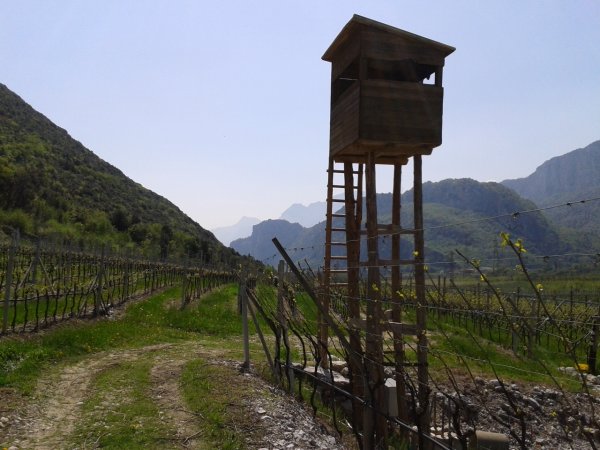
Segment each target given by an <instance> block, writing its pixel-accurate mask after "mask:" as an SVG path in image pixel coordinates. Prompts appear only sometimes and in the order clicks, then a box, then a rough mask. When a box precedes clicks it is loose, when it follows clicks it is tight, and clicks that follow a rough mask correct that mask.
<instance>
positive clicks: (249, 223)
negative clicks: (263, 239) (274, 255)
mask: <svg viewBox="0 0 600 450" xmlns="http://www.w3.org/2000/svg"><path fill="white" fill-rule="evenodd" d="M260 222H261V220H260V219H258V218H257V217H246V216H244V217H242V218H241V219H240V220H239V221H238V222H237V223H235V224H233V225H230V226H227V227H218V228H213V229H212V230H211V231H212V232H213V234H214V235H215V236H216V238H217V239H218V240H219V241H221V243H222V244H223V245H227V246H229V244H230V243H231V241H234V240H236V239H240V238H243V237H247V236H250V235H251V234H252V227H253V226H254V225H256V224H257V223H260Z"/></svg>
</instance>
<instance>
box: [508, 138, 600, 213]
mask: <svg viewBox="0 0 600 450" xmlns="http://www.w3.org/2000/svg"><path fill="white" fill-rule="evenodd" d="M502 184H503V185H505V186H507V187H509V188H511V189H513V190H514V191H515V192H518V193H519V195H521V196H522V197H524V198H527V199H530V200H532V201H534V202H535V203H536V204H538V205H539V206H546V205H548V204H549V203H550V202H552V201H560V200H562V199H567V198H571V200H575V198H573V196H578V195H581V194H583V193H593V192H596V191H597V190H598V189H600V141H596V142H593V143H591V144H590V145H588V146H587V147H584V148H580V149H577V150H573V151H572V152H569V153H567V154H565V155H562V156H556V157H554V158H552V159H549V160H548V161H546V162H544V163H543V164H542V165H540V166H539V167H538V168H537V169H536V170H535V172H533V173H532V174H531V175H529V176H527V177H525V178H517V179H512V180H504V181H502Z"/></svg>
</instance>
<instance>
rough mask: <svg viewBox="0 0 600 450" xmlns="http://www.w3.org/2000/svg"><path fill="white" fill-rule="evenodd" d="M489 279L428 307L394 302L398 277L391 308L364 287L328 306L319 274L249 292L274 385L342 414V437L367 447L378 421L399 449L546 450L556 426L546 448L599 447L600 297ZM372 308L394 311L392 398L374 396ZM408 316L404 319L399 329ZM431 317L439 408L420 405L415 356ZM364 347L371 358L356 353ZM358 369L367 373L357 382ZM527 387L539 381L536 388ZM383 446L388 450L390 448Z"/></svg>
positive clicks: (450, 288) (387, 360)
mask: <svg viewBox="0 0 600 450" xmlns="http://www.w3.org/2000/svg"><path fill="white" fill-rule="evenodd" d="M473 270H474V271H475V272H477V268H476V267H475V268H474V269H473ZM525 270H526V268H525ZM482 276H483V277H485V275H483V274H482ZM483 279H485V281H486V282H484V283H482V284H481V285H477V286H469V287H462V286H457V285H456V284H454V282H453V281H451V280H450V279H447V278H444V277H441V276H440V277H437V279H435V278H433V277H429V279H428V281H427V284H426V286H425V291H426V299H427V301H426V305H419V304H418V303H417V302H416V296H415V286H414V285H411V284H410V281H407V283H406V284H404V285H403V287H402V289H401V292H391V290H390V286H389V283H388V278H387V277H386V276H384V277H383V282H382V286H381V294H382V295H381V299H372V298H369V297H368V295H367V293H368V291H369V290H368V286H367V285H366V280H364V279H363V280H362V281H361V286H362V287H361V289H360V294H359V296H358V298H350V297H349V296H348V295H347V293H346V291H345V290H343V289H339V290H333V289H332V290H330V291H329V293H328V295H327V298H326V299H325V298H324V297H323V289H322V287H321V286H320V284H319V275H318V274H316V273H314V272H313V271H312V270H311V269H310V267H305V268H303V270H302V272H301V274H300V275H297V274H291V273H288V272H284V273H282V272H281V269H280V271H279V272H278V273H272V272H269V273H268V274H267V277H266V278H264V279H261V280H259V281H258V283H256V284H255V286H254V287H252V288H248V289H245V291H247V295H248V298H249V303H250V304H251V305H253V306H252V307H253V308H254V309H255V310H256V314H257V315H260V316H261V317H263V319H264V322H265V323H266V324H267V327H268V330H269V331H270V332H271V333H272V335H273V339H274V342H275V346H274V348H273V349H272V350H269V349H268V348H267V347H268V346H267V344H266V343H263V345H264V350H265V352H266V353H269V358H268V359H269V360H270V361H271V365H272V370H273V376H274V377H275V378H276V379H277V380H278V381H279V382H280V383H281V384H282V385H283V386H284V387H286V388H287V389H289V390H290V392H295V393H296V394H297V395H298V396H299V397H300V398H305V399H307V400H308V401H310V404H311V405H312V407H313V408H314V410H315V412H316V413H317V411H318V410H319V408H320V407H321V405H327V406H329V407H330V408H332V418H333V421H334V423H335V424H336V425H335V426H336V428H337V429H338V431H339V432H340V433H341V432H343V431H346V432H350V433H354V435H355V437H356V440H357V442H358V445H359V446H361V447H362V448H364V442H365V436H364V430H365V428H364V426H363V423H364V417H365V416H366V415H367V414H368V413H367V411H370V412H372V413H373V414H374V415H376V416H378V417H380V418H382V420H383V421H384V422H385V424H386V425H385V426H386V430H387V431H386V432H387V433H389V441H388V444H390V442H391V443H392V444H393V443H394V442H395V443H396V444H397V443H399V442H400V443H402V444H400V445H408V446H410V447H412V448H415V447H417V446H419V447H420V448H465V449H466V448H468V445H474V444H473V443H475V445H477V442H479V445H484V444H485V443H486V442H487V444H485V445H488V444H489V445H492V441H494V442H496V441H497V442H496V444H498V443H500V444H498V445H500V446H499V447H494V448H509V446H510V448H513V447H516V448H521V449H528V448H533V447H534V446H535V445H538V446H540V445H541V444H539V442H541V441H539V440H538V441H536V439H538V438H537V437H538V434H539V433H540V430H541V429H542V428H544V427H546V428H547V430H551V431H548V435H550V438H549V440H546V447H544V446H543V445H542V446H541V448H594V449H595V448H597V442H598V441H597V435H599V434H600V426H599V422H598V411H597V408H598V406H597V405H598V401H597V396H598V391H599V390H600V389H599V388H598V387H597V386H599V385H600V377H598V376H594V375H593V374H595V373H597V372H596V370H597V363H596V349H597V347H598V334H599V333H598V331H599V326H600V296H599V295H598V292H596V291H588V292H583V291H581V290H580V291H578V292H575V291H574V290H570V291H568V292H566V293H563V294H559V293H553V294H547V293H545V292H544V291H543V289H542V287H541V286H535V285H529V284H527V283H525V288H517V289H514V290H507V291H502V290H500V289H497V288H495V287H494V286H493V284H492V282H490V280H489V279H487V278H483ZM408 280H411V279H410V278H408ZM351 301H357V302H358V303H359V304H360V305H361V306H360V307H361V317H364V319H361V321H362V322H363V323H357V321H356V320H354V321H353V320H352V319H351V318H349V315H348V304H349V303H350V302H351ZM372 301H381V302H382V306H383V309H384V310H385V318H384V320H385V321H386V323H392V325H389V324H388V326H384V327H383V330H384V331H383V336H382V343H383V345H382V346H383V348H382V351H383V354H384V358H383V363H382V364H381V367H380V370H382V371H383V372H384V373H385V389H384V392H385V398H384V399H377V398H375V397H374V393H373V392H368V390H369V383H367V382H366V379H367V378H368V377H369V376H370V374H369V370H372V367H373V363H375V364H379V363H377V362H376V361H375V360H374V358H372V357H371V355H370V353H369V351H368V349H367V347H366V338H367V336H368V335H369V329H368V328H367V327H365V323H364V322H366V319H367V317H366V313H367V307H366V306H367V304H368V303H369V302H372ZM325 302H326V303H327V304H328V305H329V307H330V309H329V311H328V312H327V313H325V312H324V308H323V304H324V303H325ZM398 306H399V307H400V310H401V318H400V320H398V322H394V319H396V320H397V319H398V318H397V317H396V318H394V317H393V310H394V307H398ZM419 307H424V308H425V309H426V311H427V316H428V328H427V331H426V332H427V336H428V342H429V344H428V346H427V348H426V350H427V352H428V357H429V358H428V359H429V360H428V365H429V367H430V371H429V381H428V383H427V386H426V387H427V389H428V392H429V395H428V402H427V404H423V402H422V401H420V399H419V396H418V391H419V388H421V387H422V386H420V383H419V381H418V376H417V369H418V361H417V359H416V356H415V354H416V352H417V350H418V346H419V345H421V344H419V342H420V341H419V340H417V339H416V338H415V337H414V336H413V335H411V323H414V320H415V316H416V310H417V308H419ZM400 321H401V322H402V323H401V324H400V323H399V322H400ZM358 322H360V321H358ZM394 323H398V325H393V324H394ZM324 324H325V325H326V326H327V327H328V328H329V329H330V330H333V331H332V333H331V336H330V337H329V338H328V340H327V342H323V341H322V340H320V336H321V334H320V332H319V330H320V328H321V327H323V326H324ZM257 326H258V325H257ZM401 328H402V329H401ZM353 338H354V339H358V340H359V342H360V345H359V346H358V348H360V349H361V351H360V352H357V351H356V350H355V349H356V348H357V347H356V346H349V345H347V343H348V341H349V340H350V339H353ZM264 342H266V341H264ZM323 348H325V349H326V352H325V353H323V351H322V350H323ZM399 355H400V356H401V357H400V358H399ZM353 361H354V362H358V366H360V368H359V369H358V370H356V368H355V369H354V373H353V370H352V367H353ZM355 367H356V366H355ZM567 369H568V370H567ZM515 380H521V381H522V380H531V381H530V382H529V385H527V386H528V387H527V388H526V389H525V388H524V386H523V383H521V382H519V383H518V384H517V383H515ZM401 381H402V382H401ZM531 383H535V386H533V387H531ZM353 385H354V386H356V385H360V386H363V395H356V392H357V390H356V388H353V387H352V386H353ZM400 390H402V392H399V391H400ZM358 391H360V389H359V390H358ZM379 400H381V401H379ZM423 414H427V415H428V416H429V423H430V424H431V427H430V428H429V429H427V430H424V429H419V428H418V426H417V425H418V424H419V422H420V421H419V416H421V415H423ZM540 417H542V418H543V420H544V422H542V423H540V421H539V420H540ZM486 439H487V441H486ZM366 442H369V441H368V440H367V441H366ZM536 442H538V444H536ZM371 444H373V445H372V446H371V447H372V448H379V447H378V445H379V444H380V443H377V442H375V443H371ZM480 448H485V447H480Z"/></svg>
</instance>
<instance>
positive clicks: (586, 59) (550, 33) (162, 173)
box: [0, 0, 600, 228]
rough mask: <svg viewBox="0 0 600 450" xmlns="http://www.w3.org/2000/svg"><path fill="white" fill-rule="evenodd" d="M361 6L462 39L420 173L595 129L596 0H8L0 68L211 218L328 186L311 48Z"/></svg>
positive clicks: (325, 68) (0, 19) (100, 147)
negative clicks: (437, 139) (440, 124)
mask: <svg viewBox="0 0 600 450" xmlns="http://www.w3.org/2000/svg"><path fill="white" fill-rule="evenodd" d="M355 13H356V14H360V15H363V16H366V17H369V18H371V19H375V20H378V21H381V22H384V23H387V24H390V25H393V26H396V27H398V28H402V29H404V30H407V31H410V32H413V33H416V34H420V35H423V36H426V37H429V38H431V39H435V40H438V41H440V42H443V43H445V44H449V45H452V46H454V47H456V48H457V50H456V52H454V53H453V54H452V55H450V56H449V57H448V58H447V60H446V67H445V71H444V86H445V104H444V143H443V145H442V146H441V147H439V148H438V149H436V150H435V151H434V153H433V154H432V155H431V156H428V157H426V158H425V159H424V178H425V179H426V180H432V181H437V180H441V179H444V178H461V177H470V178H474V179H477V180H480V181H490V180H493V181H500V180H503V179H505V178H516V177H522V176H525V175H528V174H529V173H531V172H532V171H533V170H535V168H536V167H537V166H538V165H539V164H541V163H542V162H543V161H544V160H546V159H549V158H551V157H553V156H557V155H560V154H563V153H566V152H567V151H570V150H574V149H576V148H579V147H583V146H586V145H587V144H589V143H591V142H592V141H595V140H598V139H600V1H597V0H588V1H584V0H570V1H566V0H564V1H550V0H548V1H523V0H520V1H507V0H502V1H491V0H490V1H428V2H421V1H419V2H417V1H404V0H395V1H375V0H370V1H327V0H321V1H309V0H304V1H301V2H291V1H285V0H277V1H248V0H246V1H211V2H205V1H177V0H168V1H167V0H165V1H148V0H146V1H126V0H115V1H112V0H111V1H109V0H102V1H80V0H72V1H70V0H60V1H58V0H57V1H51V0H39V1H30V0H19V1H8V0H4V1H1V2H0V82H1V83H4V84H6V85H7V86H8V87H9V88H10V89H12V90H13V91H15V92H16V93H17V94H19V95H20V96H21V97H22V98H23V99H24V100H25V101H27V102H28V103H29V104H31V105H32V106H33V107H34V108H36V109H37V110H38V111H40V112H42V113H43V114H45V115H46V116H48V117H49V118H50V119H51V120H53V121H54V122H55V123H57V124H58V125H59V126H61V127H63V128H65V129H66V130H68V131H69V133H70V134H71V136H73V137H74V138H75V139H77V140H79V141H81V142H82V143H83V144H84V145H85V146H86V147H88V148H89V149H90V150H92V151H94V152H95V153H96V154H97V155H99V156H100V157H101V158H103V159H105V160H106V161H108V162H110V163H111V164H114V165H115V166H117V167H118V168H120V169H121V170H122V171H123V172H124V173H125V174H126V175H128V176H129V177H130V178H132V179H133V180H135V181H137V182H139V183H141V184H142V185H144V186H146V187H147V188H149V189H152V190H153V191H155V192H157V193H159V194H161V195H163V196H164V197H167V198H168V199H169V200H171V201H173V202H174V203H175V204H176V205H177V206H179V207H180V208H181V209H182V210H183V211H184V212H186V213H187V214H188V215H190V216H191V217H192V218H193V219H195V220H196V221H198V222H199V223H200V224H201V225H202V226H204V227H205V228H213V227H216V226H221V225H230V224H232V223H235V222H236V221H237V220H238V219H239V218H240V217H241V216H244V215H245V216H255V217H259V218H261V219H266V218H277V217H278V216H279V215H280V214H281V212H283V210H284V209H285V208H286V207H288V206H289V205H290V204H292V203H295V202H300V203H305V204H307V203H310V202H314V201H321V200H324V199H325V195H326V188H325V185H326V173H325V170H326V169H327V155H328V139H329V81H330V78H329V77H330V65H329V63H326V62H324V61H322V60H321V56H322V54H323V52H324V51H325V50H326V49H327V47H328V46H329V44H330V43H331V42H332V41H333V39H334V38H335V36H336V35H337V33H338V32H339V31H340V30H341V29H342V27H343V26H344V25H345V24H346V22H348V20H350V18H351V17H352V15H353V14H355ZM378 176H379V179H378V188H379V189H380V190H381V191H389V190H390V185H391V184H390V183H389V182H391V178H390V176H389V174H386V172H385V171H381V172H379V174H378ZM388 181H389V182H388ZM409 187H410V186H409V185H408V184H405V185H404V186H403V189H406V188H409Z"/></svg>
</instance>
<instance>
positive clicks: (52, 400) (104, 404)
mask: <svg viewBox="0 0 600 450" xmlns="http://www.w3.org/2000/svg"><path fill="white" fill-rule="evenodd" d="M220 356H221V355H219V352H218V351H214V350H207V349H205V348H204V347H203V346H202V345H201V344H200V343H198V342H185V343H178V344H160V345H153V346H147V347H143V348H140V349H133V350H122V351H110V352H103V353H98V354H94V355H91V356H90V357H88V358H86V359H84V360H82V361H80V362H78V363H77V364H74V365H71V366H67V367H61V368H57V369H56V370H55V371H53V372H51V373H48V374H47V376H45V377H44V378H43V379H42V380H41V381H40V382H39V384H38V386H37V389H36V392H35V393H34V395H33V396H32V397H31V398H29V399H27V401H26V404H24V405H21V406H20V407H18V408H16V409H14V410H12V411H10V412H9V413H3V414H4V415H3V417H2V418H0V422H1V423H0V425H1V426H0V443H4V444H5V445H8V446H10V447H9V448H11V449H12V450H14V449H40V450H43V449H52V450H54V449H57V448H61V449H62V448H80V449H82V448H98V441H99V439H100V438H101V435H99V434H98V433H97V432H94V433H88V435H82V434H81V433H80V430H81V428H82V427H83V428H85V427H84V425H83V424H88V425H89V424H90V423H92V424H93V425H94V426H95V429H102V426H103V424H104V422H103V417H106V415H107V414H118V412H115V411H118V409H119V406H120V405H122V404H125V403H126V402H127V401H128V397H129V396H130V395H131V393H130V392H128V391H127V387H126V386H125V385H126V383H124V384H120V383H115V386H110V389H107V390H105V391H103V392H100V393H98V392H97V391H95V387H94V383H95V382H96V380H97V379H98V377H101V376H105V377H109V378H110V377H111V376H112V373H113V372H114V371H116V370H121V371H122V370H123V367H126V366H127V365H128V364H130V365H136V364H137V365H138V366H139V365H148V366H149V380H150V389H149V392H148V397H149V398H150V399H151V401H152V402H153V404H154V405H155V406H156V411H157V415H158V417H157V418H155V419H154V420H156V421H157V422H158V423H160V424H161V427H164V429H166V430H167V431H166V432H165V433H166V435H165V436H164V439H165V445H164V446H161V447H162V448H173V449H190V448H191V449H203V448H206V446H205V443H203V436H202V432H201V426H200V424H201V423H202V420H204V418H203V417H201V415H199V414H198V413H194V412H192V411H191V410H190V409H189V408H188V407H187V405H186V403H185V401H184V399H183V395H182V392H181V389H180V380H181V374H182V371H183V368H184V366H185V364H186V363H187V362H188V361H191V360H193V359H198V358H202V359H203V360H206V361H208V363H209V364H214V365H220V366H223V365H226V366H229V367H228V370H231V372H232V373H234V374H236V373H237V375H234V376H236V377H238V381H236V382H239V383H241V384H242V385H243V386H244V389H245V390H244V392H247V393H248V395H247V396H246V395H244V397H243V398H236V399H232V402H235V405H236V408H239V409H240V411H241V412H240V414H242V415H243V416H245V417H246V420H248V421H249V423H252V427H246V429H245V432H244V436H246V439H245V440H246V445H247V448H256V449H260V448H268V449H277V448H281V449H283V448H286V449H294V448H316V449H326V448H327V449H330V448H331V449H336V448H339V449H341V448H343V447H342V446H339V445H338V444H337V443H336V439H335V438H333V437H332V436H329V435H328V433H327V432H324V430H323V427H322V426H321V425H320V424H318V423H316V422H315V421H314V420H313V418H312V417H311V415H310V414H309V413H307V412H306V410H305V409H304V407H302V406H301V405H298V404H295V403H294V402H293V401H291V399H289V398H288V397H285V396H283V395H282V394H281V393H278V391H277V390H275V389H273V388H272V387H270V386H268V385H267V384H266V383H264V382H263V381H262V380H261V379H259V378H258V377H256V376H251V375H249V374H240V373H239V372H238V371H237V369H236V363H235V362H227V361H224V360H222V359H221V358H220ZM144 367H145V366H144ZM119 368H120V369H119ZM90 398H95V399H97V401H98V405H97V406H94V409H92V410H90V409H89V406H88V408H86V407H85V404H86V402H89V400H90ZM244 422H245V421H244ZM249 428H251V431H249ZM108 432H110V430H105V431H104V433H108ZM75 442H76V444H69V443H75ZM203 444H204V445H203Z"/></svg>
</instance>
